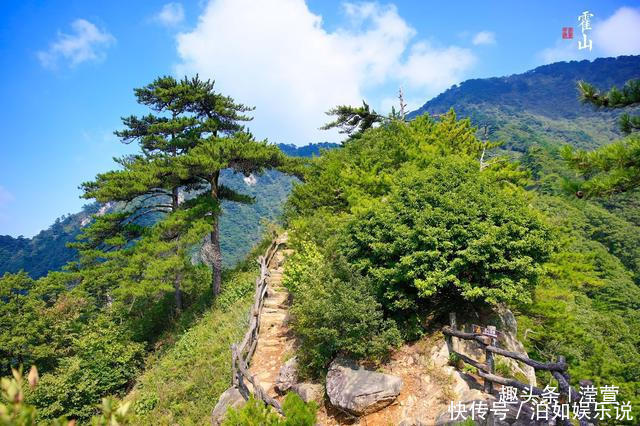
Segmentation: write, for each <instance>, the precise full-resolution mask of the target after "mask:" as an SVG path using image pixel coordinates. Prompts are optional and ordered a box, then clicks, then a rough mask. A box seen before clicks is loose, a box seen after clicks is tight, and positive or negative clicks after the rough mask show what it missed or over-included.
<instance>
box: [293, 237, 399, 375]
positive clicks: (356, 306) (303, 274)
mask: <svg viewBox="0 0 640 426" xmlns="http://www.w3.org/2000/svg"><path fill="white" fill-rule="evenodd" d="M288 263H289V266H288V270H289V271H294V274H292V275H290V276H289V277H290V278H289V279H291V277H294V276H295V277H296V278H295V279H296V282H295V284H292V283H290V284H289V285H291V286H292V287H293V288H295V291H294V299H293V306H292V308H291V313H292V325H293V329H294V331H295V333H296V334H297V336H298V337H299V339H300V348H299V350H298V355H299V358H300V368H301V372H302V373H303V374H309V375H318V373H320V371H321V370H322V369H323V368H324V367H325V366H326V365H327V364H328V363H329V362H330V361H331V359H332V358H333V357H335V355H336V354H337V353H338V352H341V353H343V354H345V355H347V356H349V357H353V358H356V359H360V358H370V359H379V358H382V357H384V356H385V355H386V354H387V353H388V351H389V349H390V348H391V347H393V346H396V345H398V344H399V343H400V342H401V337H400V333H399V332H398V329H397V328H396V326H395V323H394V322H393V321H390V320H385V319H384V317H383V311H382V307H381V306H380V303H378V302H377V301H376V299H375V297H374V296H373V295H372V294H371V292H370V288H371V287H372V286H371V285H370V283H369V282H367V281H366V280H365V279H363V278H362V277H359V276H354V275H351V274H349V273H348V271H346V270H345V269H344V265H342V266H341V267H340V266H337V265H332V266H331V267H330V266H329V265H327V263H326V261H325V260H324V258H323V257H322V255H321V254H320V252H319V250H318V249H317V247H314V246H312V245H311V244H308V245H307V246H306V248H304V250H303V251H302V252H301V253H300V255H299V256H297V257H293V258H291V259H289V261H288Z"/></svg>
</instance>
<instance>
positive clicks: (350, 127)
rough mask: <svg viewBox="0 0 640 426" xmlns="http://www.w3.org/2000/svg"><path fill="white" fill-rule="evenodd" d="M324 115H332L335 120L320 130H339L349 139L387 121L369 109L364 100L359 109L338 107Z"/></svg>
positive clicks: (344, 106) (345, 106)
mask: <svg viewBox="0 0 640 426" xmlns="http://www.w3.org/2000/svg"><path fill="white" fill-rule="evenodd" d="M326 114H327V115H334V116H336V119H335V120H334V121H331V122H329V123H327V124H325V125H324V126H322V127H320V130H329V129H333V128H339V129H340V133H346V134H347V135H349V136H351V137H357V136H358V135H361V134H362V133H363V132H364V131H365V130H367V129H370V128H371V127H373V126H374V125H375V124H376V123H382V122H383V121H385V120H387V119H388V118H387V117H385V116H383V115H380V114H378V113H377V112H376V111H375V110H373V109H371V108H370V107H369V104H367V103H366V102H365V101H364V100H363V101H362V106H361V107H354V106H350V105H338V106H336V107H334V108H331V109H330V110H329V111H327V112H326Z"/></svg>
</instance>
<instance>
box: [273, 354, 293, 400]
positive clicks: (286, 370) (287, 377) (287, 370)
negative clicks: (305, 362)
mask: <svg viewBox="0 0 640 426" xmlns="http://www.w3.org/2000/svg"><path fill="white" fill-rule="evenodd" d="M297 381H298V358H297V357H293V358H291V359H290V360H289V361H287V362H285V363H284V365H283V366H282V367H280V372H279V373H278V377H277V378H276V383H275V388H276V390H277V391H278V392H280V393H284V392H286V391H288V390H289V389H291V387H292V386H293V385H295V384H296V382H297Z"/></svg>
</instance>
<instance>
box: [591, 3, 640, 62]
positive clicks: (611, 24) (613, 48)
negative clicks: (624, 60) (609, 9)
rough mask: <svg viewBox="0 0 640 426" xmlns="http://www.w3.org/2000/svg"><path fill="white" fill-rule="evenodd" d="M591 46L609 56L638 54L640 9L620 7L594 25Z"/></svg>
mask: <svg viewBox="0 0 640 426" xmlns="http://www.w3.org/2000/svg"><path fill="white" fill-rule="evenodd" d="M593 45H594V47H597V48H598V49H600V50H602V51H603V52H604V53H605V54H607V55H610V56H619V55H637V54H639V53H640V9H632V8H630V7H621V8H620V9H618V10H616V11H615V13H614V14H613V15H611V16H610V17H609V18H607V19H605V20H604V21H602V22H599V23H597V24H594V27H593Z"/></svg>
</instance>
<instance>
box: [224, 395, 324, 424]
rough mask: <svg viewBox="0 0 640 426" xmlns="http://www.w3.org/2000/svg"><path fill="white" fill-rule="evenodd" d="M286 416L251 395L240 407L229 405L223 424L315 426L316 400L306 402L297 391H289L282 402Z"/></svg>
mask: <svg viewBox="0 0 640 426" xmlns="http://www.w3.org/2000/svg"><path fill="white" fill-rule="evenodd" d="M282 411H283V413H284V418H282V417H280V416H278V414H276V413H275V411H274V410H273V409H272V408H271V407H269V406H266V405H265V404H264V403H263V402H262V401H259V400H256V399H254V398H253V396H251V397H250V398H249V401H247V403H246V404H245V405H243V406H242V407H241V408H239V409H237V410H236V409H234V408H232V407H229V410H228V411H227V415H226V417H225V420H224V422H223V423H222V425H223V426H313V425H315V424H316V412H317V411H318V407H317V405H316V404H315V403H314V402H311V403H309V404H305V403H304V401H303V400H302V399H301V398H300V397H299V396H298V395H297V394H295V393H289V394H287V396H286V397H285V398H284V401H283V403H282Z"/></svg>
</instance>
